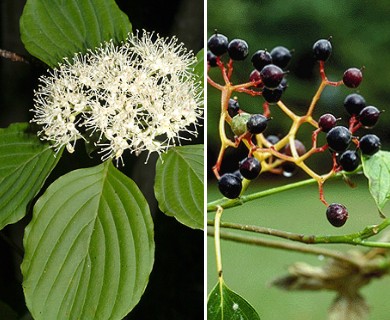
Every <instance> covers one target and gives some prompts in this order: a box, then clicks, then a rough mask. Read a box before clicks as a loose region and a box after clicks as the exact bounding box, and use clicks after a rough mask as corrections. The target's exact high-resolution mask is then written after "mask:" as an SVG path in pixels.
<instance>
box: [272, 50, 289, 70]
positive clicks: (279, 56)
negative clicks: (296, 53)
mask: <svg viewBox="0 0 390 320" xmlns="http://www.w3.org/2000/svg"><path fill="white" fill-rule="evenodd" d="M271 57H272V63H273V64H274V65H277V66H278V67H279V68H282V69H284V68H286V67H287V65H288V63H289V62H290V60H291V52H290V50H288V49H287V48H286V47H282V46H277V47H275V48H273V49H272V50H271Z"/></svg>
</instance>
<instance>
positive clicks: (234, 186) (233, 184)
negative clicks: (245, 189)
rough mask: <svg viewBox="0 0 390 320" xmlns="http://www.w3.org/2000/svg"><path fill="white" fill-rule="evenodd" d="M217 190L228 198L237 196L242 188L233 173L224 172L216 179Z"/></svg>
mask: <svg viewBox="0 0 390 320" xmlns="http://www.w3.org/2000/svg"><path fill="white" fill-rule="evenodd" d="M218 188H219V191H220V192H221V193H222V194H223V195H224V196H225V197H226V198H229V199H235V198H238V196H239V195H240V193H241V190H242V182H241V179H240V178H239V177H237V176H236V175H235V174H234V173H225V174H224V175H222V176H221V178H220V179H219V180H218Z"/></svg>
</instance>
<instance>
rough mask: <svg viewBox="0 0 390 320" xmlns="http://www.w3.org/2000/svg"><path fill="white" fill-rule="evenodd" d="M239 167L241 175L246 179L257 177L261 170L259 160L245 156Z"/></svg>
mask: <svg viewBox="0 0 390 320" xmlns="http://www.w3.org/2000/svg"><path fill="white" fill-rule="evenodd" d="M239 169H240V173H241V175H242V176H243V177H244V178H245V179H248V180H253V179H255V178H257V176H258V175H259V173H260V171H261V165H260V162H259V160H257V159H256V158H254V157H250V158H245V159H243V160H242V161H240V163H239Z"/></svg>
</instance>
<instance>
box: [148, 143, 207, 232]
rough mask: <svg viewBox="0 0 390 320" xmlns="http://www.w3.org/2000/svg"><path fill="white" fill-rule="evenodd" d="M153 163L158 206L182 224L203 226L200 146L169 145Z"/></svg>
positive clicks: (201, 146) (201, 148)
mask: <svg viewBox="0 0 390 320" xmlns="http://www.w3.org/2000/svg"><path fill="white" fill-rule="evenodd" d="M161 158H162V159H160V160H159V161H158V162H157V165H156V181H155V185H154V193H155V195H156V199H157V201H158V205H159V208H160V210H161V211H162V212H164V213H165V214H167V215H169V216H173V217H175V218H176V219H177V220H178V221H179V222H181V223H183V224H184V225H186V226H188V227H190V228H195V229H203V224H204V216H203V203H204V202H203V201H204V200H203V195H204V191H203V168H204V166H203V145H190V146H181V147H174V148H171V149H170V150H169V151H168V152H167V153H166V154H163V155H162V156H161Z"/></svg>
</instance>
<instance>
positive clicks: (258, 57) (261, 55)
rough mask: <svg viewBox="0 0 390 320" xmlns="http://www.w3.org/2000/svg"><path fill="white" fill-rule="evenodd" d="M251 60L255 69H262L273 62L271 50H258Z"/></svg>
mask: <svg viewBox="0 0 390 320" xmlns="http://www.w3.org/2000/svg"><path fill="white" fill-rule="evenodd" d="M251 61H252V64H253V66H254V67H255V69H257V70H259V71H261V69H263V68H264V67H265V66H266V65H267V64H271V63H272V57H271V54H270V53H269V52H267V51H265V50H258V51H256V52H255V53H254V54H253V56H252V58H251Z"/></svg>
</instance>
